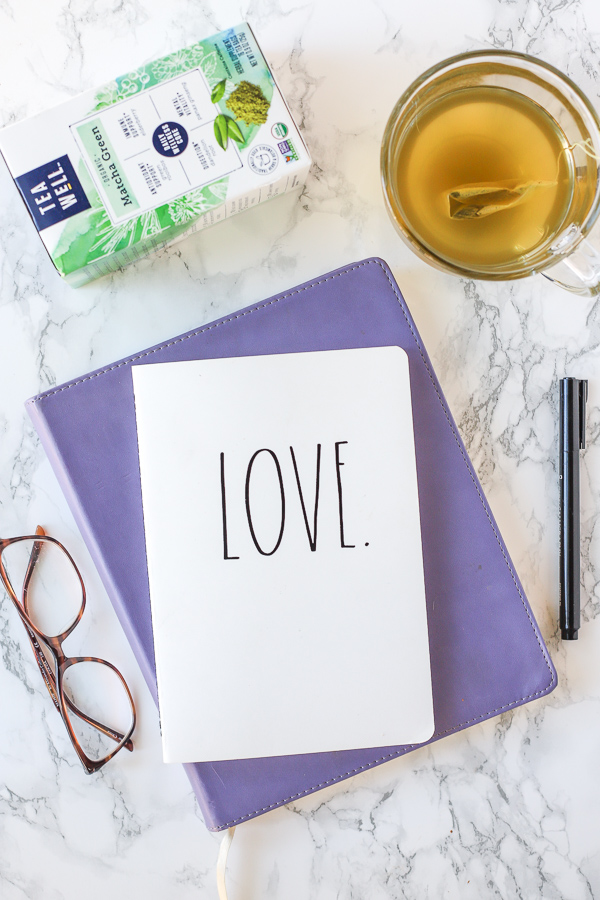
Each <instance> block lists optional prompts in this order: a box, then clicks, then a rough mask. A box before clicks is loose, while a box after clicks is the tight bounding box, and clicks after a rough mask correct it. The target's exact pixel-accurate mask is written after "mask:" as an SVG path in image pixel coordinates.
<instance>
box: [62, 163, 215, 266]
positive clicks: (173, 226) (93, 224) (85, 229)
mask: <svg viewBox="0 0 600 900" xmlns="http://www.w3.org/2000/svg"><path fill="white" fill-rule="evenodd" d="M78 174H79V176H80V179H81V182H82V184H83V186H84V189H85V192H86V194H87V196H88V199H89V201H90V203H91V204H92V206H91V208H90V209H89V210H87V211H86V212H85V213H82V214H81V215H79V216H76V217H73V218H72V219H70V220H69V221H68V222H67V224H66V226H65V229H64V230H63V232H62V234H61V236H60V238H59V241H58V244H57V246H56V247H55V248H54V251H53V253H52V257H53V259H54V262H55V263H56V265H57V267H58V269H59V271H60V272H62V273H63V274H64V275H67V274H69V273H70V272H74V271H76V270H77V269H80V268H83V267H84V266H86V265H89V264H90V263H91V262H94V261H95V260H98V259H101V258H102V257H104V256H108V255H110V254H112V253H116V252H118V251H120V250H124V249H126V248H127V247H131V246H133V245H138V246H140V245H141V246H143V245H144V244H145V243H147V242H151V241H155V242H157V243H158V242H161V241H170V240H173V239H174V238H176V237H179V235H180V234H183V232H184V231H186V230H187V229H188V228H189V227H190V225H191V224H192V223H193V222H194V221H196V220H197V219H198V218H199V217H200V216H202V215H204V213H207V212H209V211H210V210H212V209H214V208H215V207H217V206H220V205H221V204H222V203H223V202H224V201H225V199H226V198H227V186H228V182H229V178H228V177H225V178H221V179H219V181H216V182H214V183H213V184H209V185H207V186H206V187H202V188H197V189H196V190H193V191H189V192H188V193H187V194H185V195H184V196H182V197H178V198H177V199H175V200H172V201H171V202H170V203H166V204H164V206H159V207H157V208H156V209H153V210H150V211H148V212H145V213H142V214H141V215H139V216H135V217H134V218H132V219H129V220H128V221H127V222H123V223H121V224H120V225H113V223H112V222H111V220H110V218H109V217H108V214H107V212H106V210H105V208H104V206H103V204H102V201H101V199H100V196H99V195H98V193H97V191H96V189H95V187H94V185H93V183H92V181H91V179H90V177H89V175H88V173H87V169H86V168H85V166H83V165H82V166H81V167H80V170H79V173H78Z"/></svg>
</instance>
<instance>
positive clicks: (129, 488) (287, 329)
mask: <svg viewBox="0 0 600 900" xmlns="http://www.w3.org/2000/svg"><path fill="white" fill-rule="evenodd" d="M392 344H396V345H398V346H400V347H402V348H404V350H405V351H406V352H407V354H408V358H409V367H410V380H411V392H412V401H413V414H414V430H415V448H416V457H417V476H418V485H419V505H420V515H421V529H422V542H423V557H424V570H425V586H426V595H427V613H428V623H429V640H430V652H431V666H432V681H433V702H434V716H435V734H434V736H433V738H432V741H434V740H439V739H440V738H442V737H444V736H445V735H448V734H451V733H453V732H455V731H459V730H461V729H463V728H467V727H468V726H470V725H474V724H476V723H477V722H481V721H483V720H484V719H487V718H490V717H492V716H496V715H498V714H499V713H501V712H504V711H505V710H508V709H512V708H514V707H516V706H519V705H521V704H523V703H527V702H528V701H530V700H534V699H536V698H538V697H542V696H543V695H544V694H547V693H549V692H550V691H552V690H553V689H554V688H555V687H556V683H557V681H556V671H555V669H554V666H553V664H552V661H551V659H550V657H549V655H548V651H547V649H546V647H545V646H544V642H543V640H542V637H541V634H540V632H539V629H538V626H537V624H536V622H535V620H534V618H533V615H532V612H531V609H530V607H529V604H528V602H527V599H526V597H525V595H524V593H523V588H522V587H521V584H520V582H519V579H518V577H517V574H516V572H515V570H514V568H513V565H512V562H511V560H510V558H509V556H508V552H507V550H506V547H505V545H504V542H503V540H502V537H501V536H500V533H499V531H498V528H497V526H496V523H495V521H494V518H493V516H492V513H491V511H490V508H489V506H488V504H487V502H486V499H485V497H484V495H483V492H482V489H481V486H480V484H479V481H478V479H477V476H476V474H475V472H474V470H473V466H472V465H471V462H470V461H469V458H468V456H467V453H466V450H465V448H464V445H463V442H462V440H461V438H460V436H459V434H458V431H457V429H456V425H455V423H454V420H453V418H452V416H451V414H450V412H449V410H448V407H447V405H446V401H445V399H444V396H443V394H442V391H441V388H440V385H439V383H438V380H437V378H436V376H435V373H434V372H433V369H432V367H431V363H430V361H429V357H428V355H427V352H426V350H425V348H424V347H423V344H422V343H421V339H420V337H419V334H418V332H417V329H416V327H415V324H414V322H413V320H412V317H411V315H410V313H409V311H408V309H407V307H406V304H405V302H404V299H403V298H402V295H401V294H400V291H399V289H398V286H397V285H396V283H395V281H394V279H393V277H392V274H391V272H390V270H389V269H388V267H387V265H386V264H385V263H384V262H382V261H381V260H379V259H366V260H363V261H362V262H357V263H354V264H352V265H348V266H346V267H344V268H342V269H338V270H336V271H334V272H330V273H329V274H327V275H323V276H322V277H320V278H317V279H315V280H314V281H311V282H308V283H306V284H303V285H300V286H298V287H295V288H293V289H292V290H290V291H287V292H285V293H283V294H279V295H277V296H275V297H272V298H270V299H269V300H265V301H263V302H261V303H257V304H255V305H254V306H250V307H248V308H247V309H243V310H240V311H239V312H237V313H234V314H232V315H230V316H227V317H225V318H223V319H220V320H218V321H216V322H212V323H211V324H208V325H203V326H201V327H200V328H198V329H197V330H196V331H192V332H189V333H188V334H184V335H180V336H179V337H175V338H173V339H172V340H169V341H166V342H165V343H164V344H161V345H159V346H156V347H152V348H150V349H149V350H145V351H142V352H141V353H139V354H137V355H136V356H133V357H130V358H129V359H124V360H121V361H119V362H116V363H114V364H113V365H110V366H107V367H105V368H103V369H99V370H97V371H95V372H92V373H90V374H88V375H84V376H82V377H81V378H78V379H76V380H75V381H72V382H69V383H68V384H64V385H61V386H60V387H57V388H54V389H52V390H50V391H46V392H45V393H43V394H40V395H39V396H38V397H34V398H32V399H31V400H29V401H28V403H27V406H28V411H29V414H30V416H31V418H32V420H33V422H34V425H35V427H36V429H37V430H38V432H39V435H40V438H41V440H42V443H43V445H44V448H45V450H46V452H47V454H48V457H49V459H50V462H51V464H52V466H53V468H54V471H55V473H56V475H57V477H58V479H59V482H60V484H61V486H62V488H63V490H64V492H65V495H66V498H67V500H68V502H69V505H70V507H71V510H72V512H73V515H74V517H75V519H76V521H77V523H78V525H79V528H80V530H81V533H82V535H83V537H84V539H85V541H86V544H87V546H88V548H89V551H90V553H91V555H92V557H93V559H94V562H95V564H96V566H97V567H98V570H99V572H100V575H101V577H102V580H103V582H104V585H105V587H106V590H107V592H108V594H109V596H110V598H111V600H112V603H113V604H114V607H115V610H116V612H117V615H118V616H119V619H120V621H121V624H122V626H123V628H124V630H125V633H126V635H127V637H128V639H129V641H130V643H131V645H132V647H133V650H134V652H135V654H136V657H137V659H138V661H139V664H140V667H141V669H142V672H143V674H144V677H145V678H146V681H147V683H148V686H149V687H150V690H151V692H152V693H153V695H154V697H155V699H156V678H155V670H154V654H153V643H152V625H151V616H150V598H149V593H148V579H147V571H146V556H145V542H144V525H143V513H142V498H141V488H140V476H139V463H138V451H137V435H136V419H135V410H134V402H133V387H132V378H131V371H130V366H131V363H133V362H138V361H140V362H152V361H156V362H168V361H172V360H188V359H211V358H219V357H228V356H249V355H258V354H266V353H287V352H298V351H307V350H335V349H344V348H352V347H372V346H387V345H392ZM200 574H201V573H199V575H200ZM402 639H403V636H402V635H399V636H398V643H399V647H400V646H401V642H402ZM207 689H210V686H207ZM393 714H394V711H393V709H390V715H393ZM357 715H360V710H359V709H357ZM414 746H416V745H411V746H401V747H377V748H373V749H370V750H351V751H339V752H333V753H314V754H308V755H303V756H280V757H269V758H262V759H248V760H229V761H225V762H223V761H221V762H219V761H216V762H213V763H196V764H193V765H187V766H186V771H187V773H188V775H189V778H190V781H191V783H192V786H193V788H194V791H195V793H196V796H197V798H198V802H199V804H200V807H201V809H202V812H203V816H204V820H205V822H206V825H207V826H208V828H210V829H211V830H214V831H220V830H222V829H225V828H228V827H230V826H233V825H236V824H238V823H240V822H243V821H245V820H247V819H251V818H253V817H254V816H258V815H261V814H262V813H265V812H267V811H269V810H271V809H274V808H275V807H278V806H281V805H283V804H285V803H289V802H291V801H293V800H295V799H297V798H299V797H302V796H304V795H306V794H310V793H311V792H313V791H317V790H319V789H320V788H323V787H325V786H327V785H331V784H334V783H336V782H338V781H341V780H342V779H344V778H348V777H350V776H351V775H354V774H356V773H357V772H361V771H363V770H365V769H369V768H371V767H372V766H376V765H379V764H380V763H383V762H386V761H387V760H390V759H394V758H395V757H398V756H401V755H402V754H404V753H408V752H409V751H410V750H413V749H414Z"/></svg>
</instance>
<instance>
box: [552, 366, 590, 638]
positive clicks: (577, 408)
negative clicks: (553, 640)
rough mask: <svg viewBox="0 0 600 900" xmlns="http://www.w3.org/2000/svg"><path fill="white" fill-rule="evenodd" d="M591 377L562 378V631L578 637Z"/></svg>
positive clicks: (560, 476) (560, 459) (566, 634)
mask: <svg viewBox="0 0 600 900" xmlns="http://www.w3.org/2000/svg"><path fill="white" fill-rule="evenodd" d="M587 395H588V383H587V380H583V379H579V378H563V379H562V380H561V382H560V427H559V433H560V437H559V441H560V453H559V472H560V474H559V479H560V634H561V637H562V639H563V640H564V641H576V640H577V632H578V631H579V582H580V555H579V554H580V551H579V451H580V449H583V448H584V447H585V404H586V400H587Z"/></svg>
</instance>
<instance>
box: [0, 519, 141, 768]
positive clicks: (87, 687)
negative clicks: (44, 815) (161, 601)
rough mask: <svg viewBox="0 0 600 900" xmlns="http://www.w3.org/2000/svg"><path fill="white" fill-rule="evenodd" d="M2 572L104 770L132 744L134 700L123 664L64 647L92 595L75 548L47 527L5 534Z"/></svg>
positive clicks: (61, 706)
mask: <svg viewBox="0 0 600 900" xmlns="http://www.w3.org/2000/svg"><path fill="white" fill-rule="evenodd" d="M0 577H1V578H2V581H3V582H4V586H5V588H6V590H7V592H8V594H9V596H10V598H11V600H12V601H13V603H14V605H15V606H16V608H17V612H18V613H19V616H20V618H21V621H22V623H23V625H24V627H25V630H26V632H27V635H28V637H29V640H30V642H31V646H32V648H33V653H34V656H35V659H36V662H37V664H38V667H39V670H40V672H41V673H42V678H43V679H44V683H45V685H46V687H47V688H48V692H49V694H50V696H51V697H52V701H53V703H54V705H55V707H56V709H57V710H58V712H59V713H60V715H61V717H62V720H63V722H64V723H65V725H66V728H67V731H68V733H69V737H70V739H71V743H72V744H73V747H74V748H75V752H76V753H77V756H78V757H79V759H80V760H81V763H82V764H83V766H84V768H85V770H86V772H88V773H90V774H91V773H93V772H97V771H98V770H99V769H101V768H102V766H104V765H105V764H106V763H107V762H108V761H109V760H110V759H112V757H113V756H114V755H115V754H116V753H118V752H119V750H121V748H122V747H126V749H127V750H133V742H132V741H131V735H132V734H133V731H134V728H135V706H134V703H133V698H132V696H131V692H130V690H129V688H128V687H127V684H126V682H125V679H124V678H123V676H122V675H121V673H120V672H119V670H118V669H117V668H116V667H115V666H113V665H112V663H109V662H107V661H106V660H104V659H98V658H97V657H93V656H65V654H64V653H63V649H62V645H63V642H64V641H65V640H66V639H67V638H68V637H69V635H70V634H71V632H72V631H73V630H74V629H75V627H76V626H77V625H78V624H79V622H80V621H81V617H82V616H83V611H84V609H85V602H86V596H85V586H84V584H83V579H82V577H81V574H80V572H79V569H78V568H77V566H76V565H75V562H74V560H73V558H72V557H71V555H70V554H69V552H68V551H67V550H66V549H65V547H63V545H62V544H61V543H60V542H59V541H57V540H56V539H55V538H52V537H49V535H47V534H46V533H45V531H44V529H43V528H41V527H40V526H38V528H37V529H36V532H35V535H25V536H24V537H15V538H8V539H6V540H2V539H1V538H0ZM106 721H109V722H111V723H113V724H114V726H115V727H112V726H110V727H109V726H108V725H105V724H103V723H104V722H106ZM115 744H116V746H115Z"/></svg>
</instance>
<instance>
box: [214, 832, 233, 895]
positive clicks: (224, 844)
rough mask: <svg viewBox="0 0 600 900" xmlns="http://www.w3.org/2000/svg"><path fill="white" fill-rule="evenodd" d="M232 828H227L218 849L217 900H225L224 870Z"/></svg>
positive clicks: (231, 838)
mask: <svg viewBox="0 0 600 900" xmlns="http://www.w3.org/2000/svg"><path fill="white" fill-rule="evenodd" d="M234 832H235V827H234V828H228V829H227V831H226V832H225V834H224V835H223V837H222V839H221V846H220V847H219V856H218V858H217V888H218V889H219V900H227V888H226V886H225V869H226V868H227V854H228V853H229V848H230V847H231V842H232V840H233V835H234Z"/></svg>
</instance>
